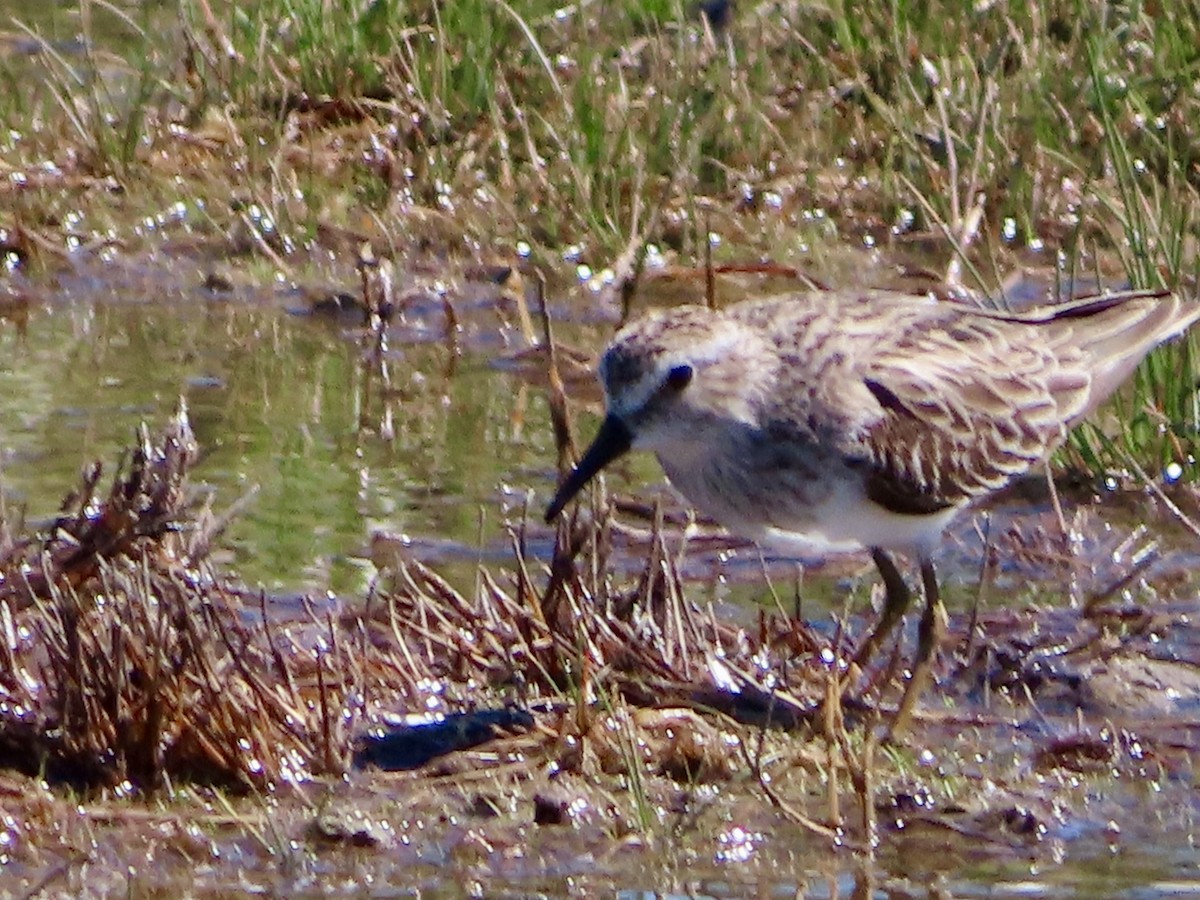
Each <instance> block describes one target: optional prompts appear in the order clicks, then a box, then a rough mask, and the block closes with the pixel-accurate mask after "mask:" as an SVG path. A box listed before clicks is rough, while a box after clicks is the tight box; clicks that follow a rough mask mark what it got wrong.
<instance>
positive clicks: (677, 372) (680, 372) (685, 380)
mask: <svg viewBox="0 0 1200 900" xmlns="http://www.w3.org/2000/svg"><path fill="white" fill-rule="evenodd" d="M694 374H695V372H693V371H692V367H691V366H689V365H688V364H687V363H683V364H681V365H678V366H672V367H671V371H670V372H668V373H667V387H669V388H671V390H673V391H682V390H683V389H684V388H685V387H687V386H688V385H689V384H691V383H692V375H694Z"/></svg>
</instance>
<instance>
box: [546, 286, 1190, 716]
mask: <svg viewBox="0 0 1200 900" xmlns="http://www.w3.org/2000/svg"><path fill="white" fill-rule="evenodd" d="M1197 318H1200V304H1192V303H1188V304H1185V303H1183V302H1182V301H1180V299H1179V298H1178V297H1176V296H1174V295H1172V294H1169V293H1166V292H1126V293H1120V294H1110V295H1107V296H1099V297H1093V298H1088V299H1084V300H1079V301H1075V302H1071V303H1067V304H1063V305H1055V306H1045V307H1039V308H1035V309H1029V310H1025V311H1023V312H1017V313H1014V312H1002V311H997V310H989V309H983V308H978V307H973V306H967V305H962V304H958V303H948V302H944V301H935V300H934V299H932V298H930V297H923V296H914V295H904V294H893V293H886V292H878V291H870V292H861V293H845V292H843V293H829V292H804V293H791V294H784V295H780V296H776V297H770V298H766V299H760V300H751V301H746V302H742V303H738V304H736V305H733V306H731V307H728V308H726V309H723V310H710V309H707V308H704V307H696V306H684V307H678V308H673V309H667V310H659V311H655V312H651V313H650V314H648V315H647V316H645V317H644V318H642V319H640V320H638V321H636V322H634V323H632V324H630V325H628V326H626V327H625V328H624V329H622V330H621V331H620V332H619V333H618V334H617V335H616V337H615V338H614V339H613V341H612V343H611V344H610V345H609V346H608V348H607V350H606V351H605V353H604V356H603V358H602V359H601V361H600V378H601V381H602V382H603V385H604V391H605V399H606V407H607V415H606V417H605V419H604V422H603V424H602V425H601V427H600V431H599V433H598V434H597V436H596V438H595V440H594V441H593V442H592V444H591V446H590V447H589V448H588V449H587V451H586V452H585V453H584V454H583V457H582V458H581V459H580V460H579V463H578V465H577V466H576V467H575V469H574V470H573V471H572V472H571V473H570V474H569V475H568V476H567V477H566V479H565V480H564V481H563V483H562V485H561V486H560V487H559V489H558V491H557V493H556V494H555V496H554V499H553V500H552V501H551V503H550V505H549V507H548V508H547V510H546V520H547V521H551V520H553V519H554V518H555V517H556V516H557V515H558V514H559V513H560V512H561V511H562V509H563V507H564V506H565V505H566V504H567V503H568V502H569V501H570V500H571V499H572V498H573V497H574V496H575V495H576V494H577V493H578V492H579V491H580V490H581V489H582V488H583V487H584V485H586V484H587V483H588V481H589V480H590V479H591V478H592V477H593V476H594V475H596V473H598V472H599V471H600V470H601V469H602V468H603V467H604V466H605V465H607V464H608V463H610V462H612V461H613V460H614V459H616V458H617V457H619V456H621V455H622V454H624V453H625V452H626V451H628V450H630V449H638V450H643V449H644V450H652V451H653V452H654V453H655V454H656V455H657V457H658V460H659V462H660V463H661V465H662V467H663V470H664V471H665V472H666V474H667V477H668V478H669V479H670V481H671V483H672V484H673V485H674V486H675V487H676V488H677V489H678V490H679V491H680V492H681V493H682V494H683V495H684V496H685V497H686V498H687V499H688V500H689V501H691V503H693V504H694V505H695V506H696V507H697V508H698V509H699V510H700V511H701V512H703V513H706V514H707V515H709V516H711V517H712V518H714V519H715V520H717V521H718V522H720V523H721V524H722V525H724V526H725V527H726V528H727V529H728V530H729V531H731V532H734V533H737V534H739V535H742V536H745V537H749V538H752V539H754V540H756V541H758V542H760V543H761V544H764V545H768V546H771V547H773V548H777V549H781V550H783V551H785V552H787V551H793V552H794V551H797V550H802V551H804V552H806V553H811V552H813V551H814V550H816V551H845V550H852V549H861V548H867V549H869V550H870V552H871V554H872V556H873V558H874V561H875V564H876V566H877V567H878V569H879V572H880V574H881V576H882V578H883V582H884V585H885V588H886V599H885V602H884V607H883V610H882V613H881V615H880V619H879V622H878V624H877V625H876V627H875V628H874V629H873V630H872V631H871V632H870V633H869V634H868V636H867V637H866V638H865V639H864V641H863V642H862V644H861V645H860V646H859V648H858V650H857V652H856V656H855V661H856V662H857V663H858V664H859V666H865V665H866V663H867V661H868V660H869V658H870V656H871V654H872V653H873V652H874V650H875V649H876V648H877V647H878V646H879V644H880V643H881V642H882V641H883V640H884V639H885V638H886V637H887V636H888V634H889V633H890V632H891V630H892V629H893V628H894V627H895V625H896V624H897V622H898V621H899V620H900V619H901V617H902V616H903V613H904V610H905V608H906V607H907V605H908V603H909V599H910V593H909V590H908V588H907V586H906V585H905V582H904V579H903V577H902V576H901V575H900V572H899V570H898V569H897V567H896V564H895V563H894V562H893V560H892V558H891V556H890V552H891V551H901V552H903V553H906V554H908V555H910V556H912V557H915V559H916V560H917V561H918V563H919V567H920V573H921V581H922V588H923V591H924V594H925V609H924V612H923V615H922V618H921V623H920V627H919V630H918V645H917V652H916V655H915V659H914V664H913V667H912V675H911V677H910V678H909V681H908V684H907V686H906V688H905V691H904V695H903V698H902V700H901V703H900V707H899V709H898V711H897V714H896V717H895V719H894V720H893V723H892V733H893V735H895V734H898V733H899V732H901V731H903V730H904V729H905V728H906V727H907V725H908V721H909V719H910V717H911V714H912V710H913V707H914V705H915V703H916V700H917V698H918V697H919V696H920V693H921V691H922V689H923V685H924V682H925V681H926V680H927V678H928V675H929V666H930V663H931V657H932V656H933V654H934V651H935V650H936V645H937V643H938V640H939V639H940V633H941V631H942V629H943V628H944V625H943V624H942V623H943V622H944V621H945V613H944V611H943V610H942V609H941V604H940V601H939V599H938V589H937V578H936V574H935V572H934V568H933V563H932V562H931V555H932V553H933V550H934V548H935V547H936V545H937V543H938V540H939V538H940V536H941V534H942V531H943V529H945V527H946V525H947V524H948V523H949V522H950V521H951V519H953V518H954V516H955V515H956V514H957V513H958V512H959V511H960V510H961V509H963V508H964V507H966V506H967V505H968V504H970V503H971V502H972V501H974V500H977V499H979V498H981V497H983V496H986V495H987V494H989V493H991V492H993V491H995V490H997V489H999V488H1001V487H1003V486H1004V485H1005V484H1006V483H1007V482H1008V481H1010V480H1011V479H1012V478H1013V477H1015V476H1017V475H1019V474H1021V473H1023V472H1025V471H1026V470H1028V469H1029V468H1030V467H1031V466H1033V465H1035V464H1037V463H1038V462H1040V461H1042V460H1044V459H1045V458H1046V457H1047V455H1049V454H1050V453H1051V452H1052V451H1053V450H1054V448H1056V447H1057V446H1058V445H1060V444H1061V443H1062V442H1063V440H1064V439H1065V438H1066V436H1067V434H1068V432H1069V431H1070V429H1071V428H1072V427H1073V426H1074V425H1075V424H1076V423H1078V422H1079V421H1080V420H1081V419H1083V418H1084V417H1085V416H1087V415H1088V414H1089V413H1090V412H1092V410H1094V409H1095V408H1096V407H1097V406H1098V405H1099V404H1100V403H1101V402H1103V401H1104V399H1105V398H1107V397H1108V396H1109V395H1110V394H1111V393H1112V392H1113V391H1114V390H1115V389H1116V388H1117V386H1118V385H1120V384H1121V383H1122V382H1123V381H1124V380H1125V378H1126V377H1127V376H1129V374H1130V373H1131V372H1132V371H1133V370H1134V369H1135V368H1136V366H1137V365H1138V363H1139V362H1140V361H1141V360H1142V358H1143V357H1144V356H1145V355H1146V354H1147V353H1148V352H1149V351H1150V350H1151V349H1153V348H1154V347H1155V346H1156V345H1158V344H1159V343H1160V342H1162V341H1164V340H1166V339H1167V338H1170V337H1172V336H1174V335H1177V334H1179V333H1181V332H1183V331H1184V330H1186V329H1187V328H1188V327H1189V326H1190V325H1191V324H1192V323H1193V322H1195V321H1196V320H1197Z"/></svg>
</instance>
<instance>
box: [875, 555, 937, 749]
mask: <svg viewBox="0 0 1200 900" xmlns="http://www.w3.org/2000/svg"><path fill="white" fill-rule="evenodd" d="M921 586H922V588H923V589H924V591H925V611H924V612H923V613H922V614H921V625H920V627H919V629H918V630H917V655H916V658H915V659H914V660H913V668H912V678H910V679H909V680H908V684H907V685H906V686H905V688H904V696H903V697H901V698H900V708H899V709H898V710H896V718H895V719H893V720H892V727H891V730H890V732H889V735H888V736H889V738H891V739H892V740H895V739H897V738H899V737H901V736H902V735H903V734H904V732H905V731H907V730H908V726H909V724H911V721H912V713H913V709H914V708H915V707H916V705H917V701H918V700H920V699H921V694H922V693H923V692H924V690H925V686H926V684H928V682H929V675H930V671H931V669H932V667H933V660H934V657H935V656H936V654H937V650H938V646H939V645H940V644H941V643H942V640H943V639H944V638H945V636H946V610H945V608H944V607H943V606H942V599H941V596H940V595H939V593H938V583H937V572H935V571H934V570H933V563H932V562H931V561H930V560H928V559H922V560H921Z"/></svg>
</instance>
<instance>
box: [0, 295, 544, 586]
mask: <svg viewBox="0 0 1200 900" xmlns="http://www.w3.org/2000/svg"><path fill="white" fill-rule="evenodd" d="M446 352H447V351H446V349H445V348H444V347H442V346H440V345H437V344H411V345H406V346H404V347H402V348H398V349H395V350H394V351H392V360H393V361H394V362H395V363H397V364H396V365H394V366H392V367H391V372H392V376H391V383H390V384H388V385H382V384H380V383H379V382H378V380H377V379H373V378H372V377H371V374H370V373H371V368H370V367H367V366H364V365H363V363H362V357H361V354H360V349H359V346H358V344H357V342H356V341H354V340H347V339H346V338H345V337H344V336H343V335H342V334H341V333H339V331H338V329H337V328H336V327H331V325H330V324H329V323H325V322H318V321H313V320H311V319H304V318H299V317H295V316H289V315H286V314H283V313H281V312H280V311H279V310H278V309H277V308H263V307H255V306H245V305H242V304H238V303H225V302H194V303H187V304H170V305H169V306H167V305H161V306H160V305H143V304H138V305H132V304H128V303H127V304H97V305H90V306H70V307H59V308H52V309H51V308H45V309H39V310H36V311H34V312H33V313H32V315H31V316H30V318H29V321H28V323H27V325H26V327H25V329H24V330H23V331H22V330H19V329H17V328H15V327H11V325H10V324H9V323H0V453H2V456H0V464H2V468H0V490H3V493H4V496H5V497H6V499H7V501H8V503H9V505H10V508H11V507H13V506H14V505H16V506H20V507H24V508H26V509H27V511H28V515H29V516H30V518H31V519H32V520H35V521H36V520H42V519H46V518H48V517H49V516H51V515H52V514H53V513H54V511H55V510H56V507H57V503H58V501H59V500H60V499H61V497H62V496H63V494H65V493H66V491H67V490H69V489H70V488H71V487H72V486H73V485H74V484H75V480H76V477H77V473H78V471H79V469H80V467H81V466H82V465H83V464H85V463H87V462H90V461H92V460H94V459H100V460H103V461H104V462H105V463H106V464H111V463H112V461H114V460H115V459H116V458H117V457H118V454H119V453H120V451H121V450H122V449H123V448H124V447H125V446H126V445H127V444H128V443H129V441H130V439H131V436H132V435H133V431H134V428H135V427H136V426H137V424H138V423H139V422H141V421H147V422H149V423H150V424H151V425H152V426H153V425H154V424H155V423H157V422H159V421H162V420H163V419H165V418H166V416H167V415H168V414H169V413H170V411H171V409H172V408H173V407H174V405H175V403H176V401H177V399H178V398H179V397H180V396H184V397H186V398H187V400H188V404H189V407H190V410H191V416H192V423H193V427H194V429H195V432H196V436H197V438H198V439H199V441H200V443H201V446H202V448H203V451H204V458H203V461H202V463H201V465H200V466H199V468H198V470H197V473H196V475H197V478H198V479H200V480H202V481H203V482H204V483H205V484H206V485H207V487H208V489H209V490H212V491H215V492H216V506H217V508H218V510H219V509H222V508H224V507H227V506H228V505H230V504H231V503H233V502H234V501H236V500H237V499H238V498H239V497H241V496H243V495H244V494H245V493H246V492H247V491H249V490H250V489H251V488H252V486H257V488H258V490H257V495H256V496H255V497H254V498H253V500H252V502H250V503H249V504H248V506H247V508H246V510H245V512H244V513H242V514H241V515H240V516H239V517H238V518H236V519H235V520H234V522H233V523H232V525H231V528H230V530H229V532H228V533H227V541H226V543H227V546H228V547H229V548H230V549H231V551H232V554H233V559H232V560H231V562H232V567H233V569H234V570H235V571H237V572H238V573H239V574H241V575H242V576H243V577H244V578H245V579H246V580H247V581H248V582H249V583H251V584H253V583H256V582H262V583H263V584H264V585H266V586H267V587H268V588H270V589H279V588H300V587H320V588H331V589H334V590H360V589H361V588H362V587H363V586H364V583H365V581H366V580H367V579H368V578H369V572H368V571H367V570H368V569H369V566H366V565H365V563H364V562H363V561H362V560H361V556H362V554H363V552H364V549H365V545H366V542H367V536H368V533H369V531H370V530H371V529H373V528H375V527H386V528H388V529H394V530H397V531H402V532H412V533H418V534H437V535H439V536H442V537H443V538H446V539H448V540H450V541H453V542H457V543H460V544H462V545H464V546H471V547H473V546H477V545H478V543H479V541H480V539H481V537H482V538H483V539H484V540H485V541H486V540H488V535H487V534H484V535H481V534H480V514H479V507H480V505H481V504H484V505H489V506H491V505H494V502H495V499H496V497H497V495H498V490H499V485H501V484H502V483H504V482H505V481H510V480H512V479H513V478H514V477H517V478H521V479H527V478H528V477H529V475H530V471H531V470H533V471H541V470H543V469H545V467H546V465H547V460H552V459H553V456H552V454H551V453H550V452H549V448H548V447H547V446H546V445H545V441H544V440H543V438H542V435H544V434H546V433H547V431H548V429H545V428H543V427H542V424H543V423H541V422H540V421H535V422H533V423H530V421H529V420H530V418H533V419H535V420H537V419H538V417H540V416H541V415H542V412H541V408H540V404H538V403H536V402H535V403H531V402H530V400H529V398H528V397H527V396H526V393H525V391H524V390H522V389H520V388H514V386H513V383H512V382H511V381H510V380H509V379H508V378H506V377H505V376H501V375H498V374H497V373H495V372H493V371H491V370H490V369H489V368H488V367H487V366H486V365H485V364H484V363H483V361H482V360H474V359H467V360H464V362H463V363H462V364H461V365H460V366H458V368H457V371H456V372H455V373H454V374H453V375H449V374H448V373H447V371H446V369H447V367H446ZM485 518H486V517H485ZM492 518H496V517H492ZM494 527H495V528H496V529H498V523H494ZM498 534H499V532H498V530H497V532H496V536H498Z"/></svg>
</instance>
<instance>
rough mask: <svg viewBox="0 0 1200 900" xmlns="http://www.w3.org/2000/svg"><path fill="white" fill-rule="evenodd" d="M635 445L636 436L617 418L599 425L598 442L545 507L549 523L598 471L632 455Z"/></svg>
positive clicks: (590, 448)
mask: <svg viewBox="0 0 1200 900" xmlns="http://www.w3.org/2000/svg"><path fill="white" fill-rule="evenodd" d="M632 445H633V435H632V434H630V433H629V429H628V428H627V427H626V426H625V423H624V422H622V421H621V420H620V419H618V418H616V416H608V417H607V418H605V420H604V422H603V423H602V424H601V425H600V431H599V433H598V434H597V435H596V439H595V440H593V441H592V445H591V446H590V447H588V448H587V452H585V453H584V454H583V458H582V459H581V460H579V465H577V466H576V467H575V468H574V469H572V470H571V474H570V475H568V476H567V478H566V480H565V481H563V483H562V484H561V485H559V487H558V492H557V493H555V495H554V499H553V500H551V501H550V505H549V506H548V507H546V521H547V522H553V521H554V520H555V518H557V516H558V514H559V513H560V512H562V511H563V507H564V506H566V505H567V504H568V503H570V502H571V498H573V497H574V496H575V495H576V494H578V493H579V492H580V491H581V490H583V488H584V486H585V485H586V484H587V483H588V482H589V481H591V480H592V477H593V476H594V475H595V474H596V473H597V472H599V471H600V470H601V469H603V468H604V467H605V466H607V465H608V464H609V463H610V462H612V461H613V460H614V459H616V458H617V457H619V456H623V455H624V454H625V453H627V452H629V448H630V447H631V446H632Z"/></svg>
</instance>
